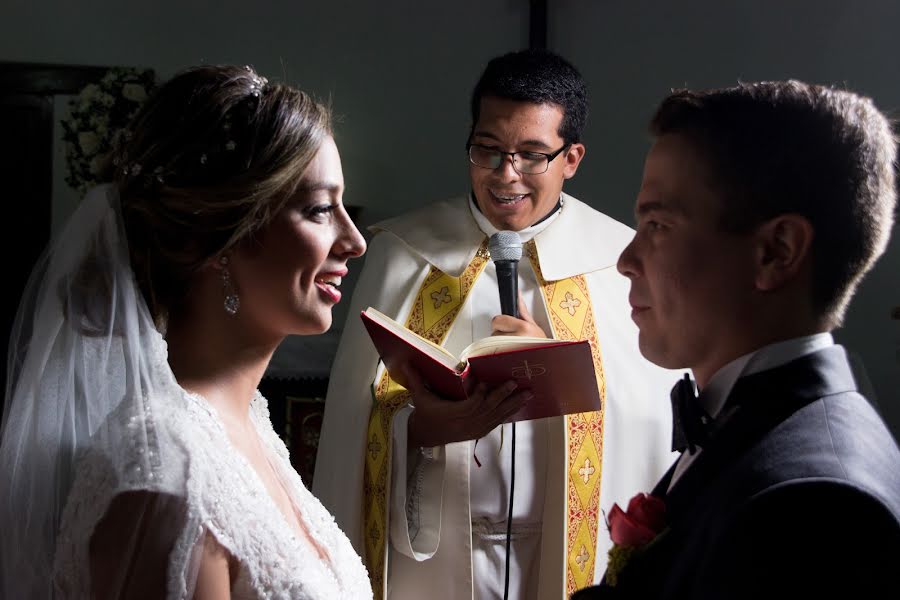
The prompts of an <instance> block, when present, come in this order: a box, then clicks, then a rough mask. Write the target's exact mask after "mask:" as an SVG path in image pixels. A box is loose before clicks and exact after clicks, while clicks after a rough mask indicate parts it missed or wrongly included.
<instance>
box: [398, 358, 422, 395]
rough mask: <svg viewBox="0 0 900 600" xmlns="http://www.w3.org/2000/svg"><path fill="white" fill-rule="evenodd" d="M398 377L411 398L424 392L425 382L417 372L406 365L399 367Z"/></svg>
mask: <svg viewBox="0 0 900 600" xmlns="http://www.w3.org/2000/svg"><path fill="white" fill-rule="evenodd" d="M398 368H399V371H400V373H399V375H400V377H401V378H402V379H403V382H402V383H403V387H405V388H406V389H407V390H409V391H410V392H412V394H413V396H417V395H419V394H421V393H422V392H426V391H427V389H428V388H426V387H425V382H424V381H423V380H422V377H421V376H420V375H419V372H418V371H416V370H415V369H414V368H412V367H411V366H409V365H408V364H406V363H402V364H401V365H399V367H398Z"/></svg>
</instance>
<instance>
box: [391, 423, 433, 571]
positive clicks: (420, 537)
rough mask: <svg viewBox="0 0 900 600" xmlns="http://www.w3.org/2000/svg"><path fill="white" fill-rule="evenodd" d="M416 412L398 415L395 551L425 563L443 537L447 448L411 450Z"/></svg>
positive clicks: (394, 464) (393, 505)
mask: <svg viewBox="0 0 900 600" xmlns="http://www.w3.org/2000/svg"><path fill="white" fill-rule="evenodd" d="M413 410H415V409H414V408H413V407H412V406H407V407H405V408H402V409H400V410H399V411H397V414H396V415H394V422H393V458H392V467H391V512H390V521H391V524H390V527H391V543H392V544H393V546H394V548H396V550H397V551H398V552H400V553H401V554H403V555H404V556H408V557H409V558H411V559H413V560H416V561H422V560H427V559H429V558H431V557H432V556H434V553H435V552H437V549H438V542H439V541H440V537H441V509H442V506H443V496H444V472H445V470H446V463H445V460H444V450H443V448H421V449H415V450H408V449H407V435H406V434H407V423H408V421H409V416H410V415H411V414H412V412H413Z"/></svg>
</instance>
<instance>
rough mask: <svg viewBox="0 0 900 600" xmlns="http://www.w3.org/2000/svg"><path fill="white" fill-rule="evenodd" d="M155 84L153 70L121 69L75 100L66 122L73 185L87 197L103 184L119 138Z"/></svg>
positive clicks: (68, 164)
mask: <svg viewBox="0 0 900 600" xmlns="http://www.w3.org/2000/svg"><path fill="white" fill-rule="evenodd" d="M155 85H156V77H155V75H154V73H153V71H152V70H151V69H134V68H125V67H117V68H113V69H110V70H108V71H107V72H106V74H105V75H104V76H103V77H102V78H101V79H100V81H98V82H97V83H90V84H88V85H86V86H85V87H84V89H83V90H81V93H79V94H78V95H77V96H76V97H75V98H73V99H72V101H71V102H70V103H69V115H68V116H67V117H66V118H64V119H63V120H62V128H63V141H64V143H65V150H66V166H67V169H68V173H67V175H66V183H68V184H69V186H71V187H72V188H73V189H75V190H78V192H79V193H81V194H84V193H85V192H87V190H88V189H90V188H91V187H93V186H95V185H97V184H99V183H103V181H102V179H103V176H104V174H105V173H104V172H105V171H106V170H107V167H108V166H109V163H110V159H111V154H112V151H113V149H114V148H115V147H116V143H117V141H118V136H120V135H123V134H124V131H125V128H126V127H127V125H128V123H129V122H130V121H131V119H132V117H134V115H135V114H136V113H137V111H138V109H139V108H140V107H141V104H143V102H144V100H146V99H147V96H148V95H149V94H150V92H151V91H152V89H153V88H154V87H155Z"/></svg>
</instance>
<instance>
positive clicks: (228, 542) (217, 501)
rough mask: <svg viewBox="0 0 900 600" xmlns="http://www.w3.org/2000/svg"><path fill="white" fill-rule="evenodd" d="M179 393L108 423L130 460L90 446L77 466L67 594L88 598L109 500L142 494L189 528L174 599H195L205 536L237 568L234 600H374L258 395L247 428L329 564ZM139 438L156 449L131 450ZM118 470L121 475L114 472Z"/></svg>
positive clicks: (182, 535) (179, 553) (64, 572)
mask: <svg viewBox="0 0 900 600" xmlns="http://www.w3.org/2000/svg"><path fill="white" fill-rule="evenodd" d="M179 392H180V393H179ZM173 393H176V394H178V395H177V399H178V401H177V402H165V403H159V402H152V403H151V402H148V401H147V400H146V399H145V400H144V402H143V403H142V404H141V403H132V404H131V405H130V406H122V407H119V409H117V410H116V411H115V412H114V413H113V414H112V415H110V426H111V427H114V428H120V429H121V431H122V432H123V433H122V436H121V437H120V439H121V442H122V443H121V447H120V448H118V449H117V450H113V451H118V452H122V453H123V454H124V455H125V457H126V460H124V461H121V460H118V461H111V460H109V458H108V457H107V456H106V454H107V453H108V452H109V451H110V450H109V449H101V448H93V447H92V448H89V449H88V450H87V451H86V452H85V454H84V456H82V457H81V459H80V461H79V467H78V473H77V476H76V480H75V483H74V485H73V487H72V490H71V492H70V494H69V497H68V501H67V504H66V508H65V510H64V512H63V518H62V524H61V528H60V536H59V541H58V546H57V553H56V560H55V579H56V585H57V589H58V590H59V591H60V592H61V593H62V595H63V596H65V597H78V598H80V597H87V594H88V593H89V589H90V581H89V576H88V573H89V569H88V566H89V565H88V542H89V540H90V537H91V533H92V531H93V530H94V528H95V526H96V524H97V523H98V521H99V519H100V518H101V517H102V516H103V514H104V512H105V511H106V509H107V507H108V506H109V504H110V502H111V500H112V499H113V497H114V496H115V495H116V494H119V493H122V492H125V491H134V490H146V491H151V492H161V493H166V494H173V495H175V496H176V497H179V498H183V500H184V505H185V506H186V519H185V521H184V523H185V524H184V526H183V527H182V528H181V529H180V531H179V532H178V535H177V541H176V543H175V547H174V550H173V551H172V553H171V555H170V557H169V563H168V569H167V572H168V581H167V582H166V587H167V597H168V598H183V597H185V596H186V595H188V594H190V593H191V592H190V590H191V589H192V585H193V581H192V577H193V576H194V575H193V574H194V573H195V570H194V568H195V566H196V565H194V564H192V561H194V560H195V557H196V554H195V549H196V545H197V544H198V543H199V542H200V541H201V540H202V538H203V536H204V535H205V534H207V533H208V534H211V535H213V536H215V539H216V540H217V541H218V542H219V544H221V546H223V547H224V548H225V549H226V550H227V551H228V552H229V553H230V554H231V556H232V557H233V558H234V559H236V561H237V562H238V563H239V565H240V570H239V574H238V577H237V578H236V580H235V581H234V583H233V586H232V595H233V597H235V598H291V599H294V598H297V599H307V598H308V599H329V600H331V599H335V598H352V599H357V598H371V596H372V592H371V588H370V585H369V580H368V576H367V574H366V570H365V567H363V565H362V562H361V561H360V558H359V556H358V555H357V554H356V552H355V551H354V550H353V548H352V546H351V545H350V543H349V541H348V540H347V538H346V536H345V535H344V534H343V533H342V532H341V531H340V529H339V528H338V527H337V525H336V524H335V522H334V519H333V518H332V517H331V515H330V514H329V513H328V512H327V511H326V510H325V508H324V507H323V506H322V505H321V504H320V503H319V501H318V500H317V499H316V498H315V497H314V496H313V495H312V494H311V493H310V492H309V491H308V490H307V489H306V487H305V486H304V485H303V483H302V481H301V480H300V477H299V476H298V475H297V473H296V472H295V471H294V470H293V468H292V467H291V465H290V462H289V460H288V452H287V449H286V448H285V446H284V443H283V442H282V441H281V440H280V439H279V438H278V437H277V435H276V434H275V432H274V430H273V429H272V425H271V421H270V419H269V411H268V406H267V402H266V400H265V398H263V397H262V396H261V395H260V394H259V393H257V395H256V397H255V398H254V399H253V400H252V402H251V408H250V412H251V420H252V422H253V423H254V425H255V427H256V431H257V433H258V434H259V436H260V439H261V441H262V444H263V447H264V450H265V452H266V454H267V455H268V457H267V458H268V459H269V461H270V462H271V464H272V466H273V468H274V469H275V471H276V473H277V474H278V476H279V477H280V478H281V480H282V481H283V482H284V485H285V488H286V489H287V491H288V494H289V496H290V498H291V500H292V502H293V504H294V508H295V510H296V511H297V514H298V515H299V517H300V519H301V520H302V522H303V524H304V526H305V527H306V529H307V530H308V532H309V534H310V536H311V538H312V539H313V540H314V542H315V543H316V544H317V545H318V546H319V547H320V548H321V549H323V550H324V552H325V554H326V556H327V559H326V560H324V561H323V560H322V559H321V558H320V557H319V555H318V553H317V552H316V551H315V550H314V549H313V548H312V547H310V544H309V542H308V541H307V540H303V539H300V538H298V536H296V535H295V534H294V530H293V528H292V527H291V526H290V525H289V524H288V522H287V521H286V519H285V518H284V516H283V515H282V513H281V512H280V511H279V509H278V507H277V506H276V504H275V502H274V500H273V499H272V498H271V496H269V494H268V492H267V490H266V488H265V485H264V484H263V482H262V480H261V479H260V478H259V476H258V475H257V473H256V471H255V470H254V469H253V468H252V467H251V465H250V463H249V462H248V461H247V460H246V459H245V458H244V457H243V455H241V454H240V453H239V452H238V451H237V450H236V449H235V448H234V447H233V446H232V445H231V444H230V442H229V441H228V437H227V434H226V432H225V429H224V427H223V425H222V424H221V422H220V420H219V419H218V416H217V414H216V412H215V410H214V409H213V408H212V407H211V406H210V405H209V404H208V403H207V402H206V401H205V400H204V399H203V398H201V397H199V396H196V395H193V394H189V393H187V392H185V391H184V390H181V388H177V386H173ZM159 406H162V407H163V409H162V410H161V411H160V408H159ZM151 407H156V411H155V412H153V411H152V409H151ZM160 412H161V413H162V414H160ZM138 439H139V440H141V442H146V441H147V440H150V441H151V443H149V444H146V445H145V444H143V443H141V444H136V443H132V442H133V441H134V440H138ZM147 447H149V448H151V450H149V451H148V450H145V448H147ZM134 448H137V451H134V450H133V449H134ZM154 448H155V449H156V451H155V452H156V454H155V453H154V450H153V449H154ZM129 452H134V454H133V455H131V456H129V455H128V454H129ZM148 454H149V455H150V456H147V455H148ZM113 462H118V463H121V464H124V465H125V466H124V467H119V468H117V467H113V466H112V463H113Z"/></svg>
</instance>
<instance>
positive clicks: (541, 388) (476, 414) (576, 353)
mask: <svg viewBox="0 0 900 600" xmlns="http://www.w3.org/2000/svg"><path fill="white" fill-rule="evenodd" d="M520 312H521V314H522V316H523V317H525V318H522V319H516V318H514V317H509V316H504V315H500V316H497V317H495V318H494V320H493V322H492V326H493V330H494V333H495V334H497V333H501V334H502V335H492V336H490V337H487V338H484V339H481V340H478V341H476V342H474V343H472V344H470V345H469V346H468V347H466V348H465V349H464V350H463V351H462V352H461V353H460V355H459V357H456V356H454V355H452V354H451V353H450V352H448V351H447V350H446V349H444V348H442V347H441V346H438V345H437V344H435V343H433V342H431V341H429V340H427V339H425V338H423V337H421V336H419V335H418V334H416V333H415V332H413V331H410V330H409V329H407V328H405V327H404V326H403V325H401V324H399V323H397V322H396V321H394V320H393V319H391V318H390V317H387V316H386V315H384V314H382V313H381V312H379V311H378V310H376V309H374V308H371V307H370V308H368V309H366V310H365V311H363V312H362V314H361V317H362V320H363V323H364V324H365V327H366V329H367V330H368V332H369V336H370V337H371V338H372V342H373V343H374V344H375V347H376V348H377V350H378V352H379V355H380V356H381V359H382V361H383V362H384V364H385V366H386V367H387V370H388V372H389V373H390V374H391V378H392V379H393V380H394V381H396V382H397V383H399V384H400V385H402V386H403V387H405V388H406V389H407V390H409V391H410V392H412V394H413V405H414V406H415V407H416V410H415V411H414V412H413V414H412V415H411V416H410V421H409V430H408V431H409V445H410V446H421V447H433V446H440V445H443V444H447V443H450V442H458V441H464V440H472V439H478V438H480V437H483V436H484V435H486V434H487V433H488V432H490V431H491V430H493V429H494V428H495V427H496V426H497V425H500V424H501V423H508V422H515V421H524V420H530V419H540V418H545V417H554V416H560V415H567V414H572V413H579V412H587V411H595V410H599V409H600V396H599V393H598V391H597V381H596V374H595V370H594V362H593V358H592V354H591V348H590V342H588V341H586V340H585V341H575V342H566V341H560V340H554V339H547V338H546V336H545V335H544V332H543V331H542V330H541V328H540V327H539V326H538V325H537V324H536V323H535V322H534V320H533V319H531V318H530V317H529V316H528V313H527V311H521V306H520ZM525 332H532V333H537V334H538V335H537V336H534V337H526V336H524V335H523V334H524V333H525Z"/></svg>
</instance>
